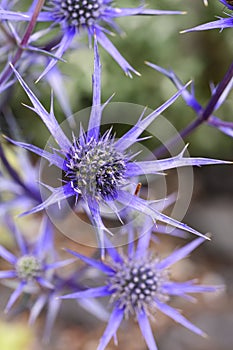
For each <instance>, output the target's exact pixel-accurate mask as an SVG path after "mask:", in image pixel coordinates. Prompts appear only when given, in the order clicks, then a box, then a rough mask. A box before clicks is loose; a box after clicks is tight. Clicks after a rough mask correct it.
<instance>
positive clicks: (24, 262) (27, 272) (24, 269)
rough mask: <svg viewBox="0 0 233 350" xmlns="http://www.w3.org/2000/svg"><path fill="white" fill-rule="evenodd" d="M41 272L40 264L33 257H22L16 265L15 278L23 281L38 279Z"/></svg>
mask: <svg viewBox="0 0 233 350" xmlns="http://www.w3.org/2000/svg"><path fill="white" fill-rule="evenodd" d="M41 272H42V265H41V262H40V261H39V260H38V259H37V258H36V257H35V256H33V255H24V256H22V257H20V258H19V259H18V261H17V263H16V273H17V276H18V277H19V278H20V279H22V280H25V281H30V280H33V279H35V278H36V277H39V276H40V275H41Z"/></svg>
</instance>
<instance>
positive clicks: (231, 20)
mask: <svg viewBox="0 0 233 350" xmlns="http://www.w3.org/2000/svg"><path fill="white" fill-rule="evenodd" d="M219 1H220V2H221V3H222V4H223V5H225V7H227V8H228V9H229V10H230V11H233V1H232V0H219ZM227 15H228V17H225V18H222V17H219V16H218V18H219V19H218V20H216V21H213V22H208V23H205V24H201V25H199V26H196V27H193V28H190V29H186V30H183V31H182V32H181V33H188V32H195V31H200V30H210V29H220V30H221V31H222V30H223V29H225V28H231V27H233V15H232V13H229V14H227Z"/></svg>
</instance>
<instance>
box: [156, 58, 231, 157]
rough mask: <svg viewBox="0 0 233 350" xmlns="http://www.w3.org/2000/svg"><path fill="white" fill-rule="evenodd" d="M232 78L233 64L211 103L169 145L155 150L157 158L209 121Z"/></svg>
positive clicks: (166, 144)
mask: <svg viewBox="0 0 233 350" xmlns="http://www.w3.org/2000/svg"><path fill="white" fill-rule="evenodd" d="M232 78H233V62H232V63H231V65H230V67H229V69H228V71H227V72H226V74H225V76H224V78H223V79H222V80H221V82H220V83H219V84H218V86H217V88H216V91H215V92H214V94H213V95H212V97H211V99H210V101H209V103H208V104H207V106H206V107H205V108H204V109H203V110H202V111H201V113H200V114H199V116H198V117H197V119H195V120H194V121H192V122H191V123H190V124H189V125H187V126H186V127H185V128H184V129H183V130H181V131H180V133H179V136H175V137H173V138H172V139H170V140H169V141H168V142H167V143H165V144H164V145H162V146H160V147H159V148H157V149H155V150H154V152H153V153H154V155H155V156H156V157H161V156H164V155H165V154H166V153H167V150H168V149H170V147H173V146H174V145H176V144H177V142H178V141H179V140H180V137H181V138H185V137H186V136H188V135H190V134H191V133H192V132H193V131H194V130H195V129H197V128H198V127H199V126H200V125H201V124H203V123H204V122H205V121H206V120H208V118H209V117H210V116H211V114H212V113H213V111H214V109H215V106H216V105H217V103H218V101H219V99H220V97H221V95H222V93H223V92H224V90H225V89H226V87H227V85H228V84H229V83H230V81H231V79H232Z"/></svg>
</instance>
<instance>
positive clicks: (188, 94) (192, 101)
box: [146, 62, 233, 137]
mask: <svg viewBox="0 0 233 350" xmlns="http://www.w3.org/2000/svg"><path fill="white" fill-rule="evenodd" d="M146 64H147V65H148V66H149V67H151V68H153V69H155V70H157V71H158V72H160V73H162V74H163V75H165V76H166V77H168V78H169V79H170V80H171V81H172V83H173V84H174V85H175V86H176V88H177V89H178V90H180V89H182V88H183V87H184V84H183V83H182V82H181V80H180V79H179V77H177V75H176V74H175V73H174V72H173V71H172V70H167V69H164V68H162V67H160V66H157V65H156V64H153V63H150V62H146ZM232 86H233V80H232V79H231V80H230V81H229V83H228V84H227V85H226V87H225V89H224V91H223V92H222V94H221V96H220V97H219V100H218V101H217V103H216V105H215V108H214V111H216V110H217V109H219V108H220V107H221V106H222V104H223V103H224V102H225V100H226V98H227V96H228V94H229V93H230V91H231V90H232ZM215 90H216V87H214V86H212V87H211V93H212V96H213V94H214V93H215ZM181 96H182V98H183V99H184V101H185V102H186V104H187V105H188V106H189V107H191V108H192V109H193V110H194V111H195V112H196V116H197V118H198V117H200V115H201V114H202V113H203V111H204V107H203V106H202V105H201V104H200V103H199V102H198V100H197V98H196V96H195V88H194V84H193V83H192V85H191V90H190V91H189V90H188V88H187V89H185V90H183V92H182V94H181ZM210 100H211V97H210ZM205 122H206V123H207V124H208V125H210V126H212V127H214V128H217V129H219V130H220V131H221V132H223V133H224V134H226V135H228V136H230V137H233V122H228V121H224V120H221V119H219V118H218V117H216V116H214V115H210V116H209V118H208V119H207V120H206V121H205Z"/></svg>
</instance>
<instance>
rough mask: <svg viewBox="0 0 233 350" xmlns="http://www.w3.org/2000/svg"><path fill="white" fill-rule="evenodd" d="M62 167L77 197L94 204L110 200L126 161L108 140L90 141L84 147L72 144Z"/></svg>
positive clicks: (115, 192)
mask: <svg viewBox="0 0 233 350" xmlns="http://www.w3.org/2000/svg"><path fill="white" fill-rule="evenodd" d="M66 167H67V169H68V171H67V172H66V177H68V178H69V179H70V180H71V186H72V187H73V189H74V190H75V191H76V192H77V193H81V194H82V195H83V196H92V197H93V198H96V199H97V200H100V199H105V200H114V199H116V198H117V189H118V186H120V185H121V184H122V183H123V181H124V174H125V170H126V159H125V156H124V155H123V154H122V153H121V152H118V151H117V150H116V149H115V148H114V145H113V143H112V141H111V140H109V139H107V140H106V139H102V140H99V141H96V140H95V139H91V140H90V141H89V142H87V143H85V144H84V145H81V144H80V142H79V141H78V140H75V141H74V143H73V146H72V148H71V150H70V153H69V154H68V155H67V162H66Z"/></svg>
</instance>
